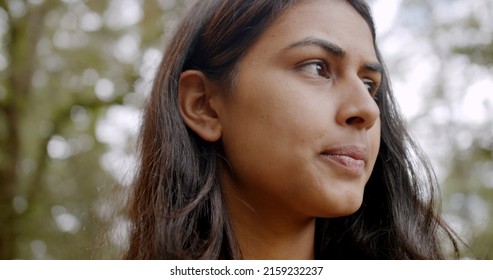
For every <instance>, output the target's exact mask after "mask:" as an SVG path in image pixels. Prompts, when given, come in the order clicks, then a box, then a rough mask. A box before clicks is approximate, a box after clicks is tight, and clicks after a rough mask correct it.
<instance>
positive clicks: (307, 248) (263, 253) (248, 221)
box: [226, 195, 315, 260]
mask: <svg viewBox="0 0 493 280" xmlns="http://www.w3.org/2000/svg"><path fill="white" fill-rule="evenodd" d="M226 196H227V197H228V195H226ZM228 198H229V199H228ZM228 198H227V200H228V202H229V203H228V205H229V212H230V215H231V220H232V223H233V228H234V231H235V236H236V239H237V242H238V244H239V246H240V250H241V253H242V257H243V258H244V259H260V260H266V259H272V260H275V259H278V260H287V259H295V260H302V259H314V257H315V256H314V241H315V218H303V219H302V218H299V219H297V218H294V215H290V214H289V213H286V212H281V211H277V212H276V211H272V208H270V209H259V208H258V207H255V208H253V207H252V206H250V205H247V204H246V203H244V202H243V201H241V200H240V199H238V198H234V197H233V198H232V197H231V196H229V197H228Z"/></svg>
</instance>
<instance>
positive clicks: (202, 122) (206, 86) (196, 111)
mask: <svg viewBox="0 0 493 280" xmlns="http://www.w3.org/2000/svg"><path fill="white" fill-rule="evenodd" d="M216 94H217V93H216V92H215V87H214V86H213V85H212V82H210V81H209V79H208V78H207V77H206V76H205V75H204V73H202V72H200V71H198V70H187V71H185V72H183V73H181V75H180V83H179V88H178V99H179V106H180V114H181V117H182V119H183V121H184V122H185V124H186V125H187V126H188V127H189V128H190V129H191V130H193V131H194V132H195V133H197V135H198V136H199V137H200V138H202V139H204V140H205V141H208V142H215V141H217V140H219V139H220V138H221V135H222V127H221V123H220V121H219V117H218V114H217V112H216V111H215V109H214V106H212V104H211V103H212V100H213V98H215V96H216Z"/></svg>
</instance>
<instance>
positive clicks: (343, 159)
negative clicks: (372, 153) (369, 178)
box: [322, 154, 365, 176]
mask: <svg viewBox="0 0 493 280" xmlns="http://www.w3.org/2000/svg"><path fill="white" fill-rule="evenodd" d="M322 156H323V157H324V158H325V159H328V162H331V163H335V164H336V166H338V167H339V169H340V170H342V171H344V172H345V173H347V174H348V175H353V176H360V175H362V174H363V172H364V171H365V161H364V160H359V159H355V158H352V157H349V156H343V155H326V154H323V155H322Z"/></svg>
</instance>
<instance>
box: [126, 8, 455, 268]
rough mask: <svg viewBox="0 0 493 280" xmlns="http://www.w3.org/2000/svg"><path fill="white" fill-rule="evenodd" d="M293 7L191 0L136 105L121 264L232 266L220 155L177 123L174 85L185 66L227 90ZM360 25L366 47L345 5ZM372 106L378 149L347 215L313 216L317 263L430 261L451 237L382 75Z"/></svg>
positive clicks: (364, 11)
mask: <svg viewBox="0 0 493 280" xmlns="http://www.w3.org/2000/svg"><path fill="white" fill-rule="evenodd" d="M297 2H299V0H298V1H296V0H207V1H198V2H197V3H196V4H195V5H194V6H193V7H192V8H191V10H190V11H189V12H188V14H187V15H186V17H185V18H184V20H183V21H182V23H181V25H180V26H179V27H178V29H177V33H176V34H175V35H174V37H173V38H172V40H171V41H170V42H169V45H168V49H167V52H166V55H165V56H164V57H163V60H162V62H161V65H160V68H159V71H158V73H157V75H156V78H155V81H154V85H153V88H152V93H151V97H150V100H149V102H148V104H147V107H146V108H145V113H144V118H143V123H142V128H141V135H140V142H139V143H140V145H139V148H140V166H139V171H138V174H137V178H136V181H135V183H134V186H133V187H134V189H133V194H132V197H131V200H130V204H129V219H130V221H131V229H130V244H129V248H128V251H127V252H126V254H125V258H128V259H238V258H241V252H240V250H239V246H238V244H237V241H236V238H235V234H234V231H233V228H232V225H231V221H230V220H229V219H230V218H229V215H228V208H227V205H226V202H225V200H224V198H223V195H222V188H221V185H220V182H219V169H220V166H221V164H223V163H222V162H223V161H222V157H223V156H224V155H223V153H222V151H221V146H220V144H218V143H208V142H206V141H203V140H201V139H200V137H198V136H197V135H196V134H195V133H194V132H192V131H191V130H189V129H188V128H187V127H186V125H185V124H184V122H183V121H182V119H181V117H180V113H179V107H178V81H179V77H180V74H181V73H182V72H183V71H185V70H187V69H198V70H201V71H202V72H203V73H205V74H206V75H207V76H208V78H210V79H212V80H216V81H219V82H221V83H222V84H223V85H224V86H225V87H230V88H231V89H232V88H234V82H235V74H236V66H237V65H238V62H239V61H240V60H241V58H242V56H243V55H244V54H245V52H246V51H247V50H248V48H249V47H250V46H251V45H252V44H253V43H254V42H255V41H256V39H257V38H258V37H259V36H260V35H261V34H262V33H263V32H264V31H265V30H266V29H267V28H268V27H269V26H270V24H271V23H272V22H273V21H274V20H275V19H276V18H277V17H278V16H279V15H280V14H282V13H283V12H285V11H286V10H287V9H289V8H290V7H291V6H292V5H294V4H296V3H297ZM348 2H349V3H350V4H351V5H352V6H353V7H354V9H355V10H357V11H358V13H359V14H360V15H361V16H362V17H363V18H364V19H365V20H366V22H367V23H368V26H369V27H370V29H371V32H372V35H373V38H374V46H375V50H376V51H377V57H378V59H379V61H380V62H381V63H382V59H381V55H380V53H379V51H378V48H377V46H376V43H375V27H374V23H373V19H372V15H371V13H370V9H369V7H368V6H367V4H366V3H365V2H364V1H363V0H348ZM378 95H379V98H378V101H377V102H378V105H379V107H380V110H381V123H382V128H381V130H382V132H381V144H380V151H379V155H378V158H377V163H376V165H375V167H374V170H373V173H372V176H371V177H370V179H369V181H368V183H367V185H366V188H365V193H364V199H363V204H362V206H361V208H360V209H359V210H358V211H357V212H356V213H354V214H353V215H350V216H347V217H341V218H335V219H325V218H318V219H317V222H316V234H315V239H316V240H315V244H316V246H315V257H316V258H319V259H440V258H445V257H447V255H444V252H443V251H444V250H443V249H442V247H443V246H442V244H443V243H444V241H446V240H448V241H450V244H452V248H453V252H455V253H457V252H458V249H457V244H456V241H455V238H454V235H453V234H452V232H451V231H450V230H449V228H448V227H447V226H446V225H445V223H444V222H443V221H442V220H441V218H440V217H439V215H438V214H437V212H436V210H435V209H436V208H437V206H438V205H437V203H436V202H435V197H436V193H435V192H436V190H437V184H436V180H435V177H434V174H433V172H432V170H431V168H430V166H429V164H428V162H427V161H426V159H425V157H424V156H423V155H422V153H421V152H420V150H419V148H418V147H417V146H416V145H415V144H414V142H413V141H412V139H411V138H410V136H409V135H408V133H407V130H406V127H405V125H404V122H403V120H402V118H401V116H400V113H399V111H398V108H397V106H396V102H395V100H394V98H393V95H392V90H391V86H390V82H389V80H388V74H387V71H386V70H385V71H384V72H383V82H382V85H381V87H380V89H379V93H378Z"/></svg>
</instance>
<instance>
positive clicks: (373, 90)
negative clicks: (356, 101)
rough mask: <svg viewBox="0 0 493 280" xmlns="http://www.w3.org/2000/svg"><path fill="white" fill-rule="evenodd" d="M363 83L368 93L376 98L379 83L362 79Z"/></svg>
mask: <svg viewBox="0 0 493 280" xmlns="http://www.w3.org/2000/svg"><path fill="white" fill-rule="evenodd" d="M362 81H363V83H364V84H365V87H366V89H367V90H368V92H369V93H370V95H371V96H373V97H375V95H376V94H377V89H378V87H377V83H376V82H374V81H373V80H371V79H362Z"/></svg>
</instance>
